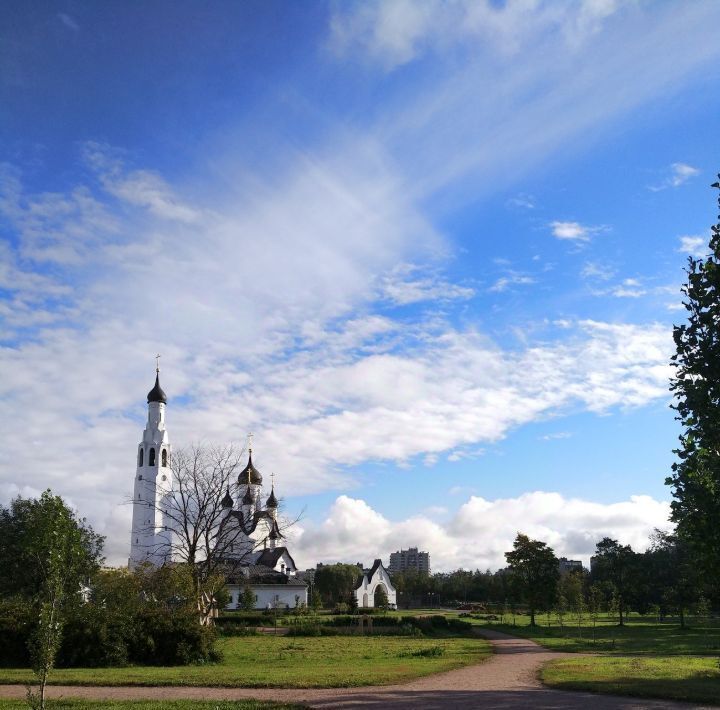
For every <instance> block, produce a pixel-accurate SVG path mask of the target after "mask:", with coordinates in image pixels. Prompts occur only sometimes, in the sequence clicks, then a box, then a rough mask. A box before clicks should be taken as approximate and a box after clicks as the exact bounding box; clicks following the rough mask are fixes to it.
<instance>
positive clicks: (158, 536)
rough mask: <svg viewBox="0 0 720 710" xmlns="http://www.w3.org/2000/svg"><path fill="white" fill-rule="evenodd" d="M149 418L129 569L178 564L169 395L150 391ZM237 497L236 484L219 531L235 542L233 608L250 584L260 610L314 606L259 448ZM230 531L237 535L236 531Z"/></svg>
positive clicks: (230, 576) (230, 570)
mask: <svg viewBox="0 0 720 710" xmlns="http://www.w3.org/2000/svg"><path fill="white" fill-rule="evenodd" d="M147 402H148V419H147V424H146V426H145V430H144V431H143V437H142V441H141V442H140V444H139V445H138V452H137V468H136V471H135V486H134V491H133V516H132V532H131V539H130V558H129V560H128V564H129V567H130V568H131V569H132V568H135V567H137V566H138V565H140V564H144V563H150V564H153V565H156V566H161V565H163V564H167V563H170V562H172V555H171V550H172V534H173V533H172V527H173V526H172V521H171V516H169V515H168V514H167V509H168V504H169V500H170V497H171V494H172V492H173V471H172V457H171V447H170V440H169V437H168V432H167V429H166V427H165V408H166V406H167V396H166V395H165V392H163V390H162V387H160V369H159V368H157V370H156V376H155V386H154V387H153V388H152V389H151V390H150V392H148V396H147ZM234 488H235V491H236V496H235V497H233V496H232V495H231V493H230V489H229V488H228V490H227V492H226V493H225V497H224V498H223V500H222V507H223V511H224V515H223V520H222V523H221V524H220V526H219V528H218V530H219V532H222V534H223V535H224V537H225V539H231V540H232V545H231V546H230V547H229V549H227V550H226V551H225V552H224V554H223V563H224V566H225V570H226V580H227V588H228V592H229V594H230V601H229V603H228V608H229V609H235V608H238V607H239V606H240V603H241V597H242V594H243V591H244V590H245V588H246V587H250V589H251V590H252V591H253V593H254V595H255V608H256V609H268V608H295V607H297V606H300V605H307V602H308V598H307V596H308V595H307V584H306V583H305V582H304V581H302V580H301V579H300V578H299V577H298V576H297V567H296V565H295V561H294V560H293V558H292V556H291V555H290V552H289V550H288V549H287V547H284V546H283V545H282V541H283V535H282V532H281V530H280V527H279V525H278V520H277V509H278V501H277V498H276V496H275V486H274V485H273V486H272V487H271V490H270V494H269V496H268V497H267V498H266V499H265V500H264V501H263V498H264V494H263V477H262V474H261V473H260V471H258V469H257V468H255V466H254V465H253V461H252V446H250V447H249V452H248V462H247V465H246V466H245V468H244V469H243V470H242V471H241V472H240V475H239V476H238V479H237V485H236V486H234ZM228 526H229V528H228ZM228 533H229V534H228Z"/></svg>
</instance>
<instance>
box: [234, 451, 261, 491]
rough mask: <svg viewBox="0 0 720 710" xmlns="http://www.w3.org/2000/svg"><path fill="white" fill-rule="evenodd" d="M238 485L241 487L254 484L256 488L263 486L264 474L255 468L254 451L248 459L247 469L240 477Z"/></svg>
mask: <svg viewBox="0 0 720 710" xmlns="http://www.w3.org/2000/svg"><path fill="white" fill-rule="evenodd" d="M238 483H239V484H240V485H241V486H245V485H247V484H248V483H252V484H253V485H256V486H261V485H262V474H261V473H260V471H258V470H257V469H256V468H255V466H253V462H252V451H251V452H250V456H249V457H248V462H247V466H245V468H244V469H243V470H242V471H241V472H240V475H239V476H238Z"/></svg>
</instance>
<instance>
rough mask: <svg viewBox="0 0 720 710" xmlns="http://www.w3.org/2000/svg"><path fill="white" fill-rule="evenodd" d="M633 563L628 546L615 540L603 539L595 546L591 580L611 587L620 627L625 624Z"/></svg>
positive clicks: (633, 554) (631, 553)
mask: <svg viewBox="0 0 720 710" xmlns="http://www.w3.org/2000/svg"><path fill="white" fill-rule="evenodd" d="M634 562H635V553H634V552H633V550H632V548H631V547H630V545H621V544H620V543H619V542H618V541H617V540H613V539H611V538H609V537H604V538H603V539H602V540H600V542H598V544H597V546H596V549H595V561H594V564H593V569H592V576H593V580H599V581H604V582H608V583H610V584H612V585H613V587H614V590H615V594H616V597H617V611H618V616H619V619H620V626H623V625H624V623H625V622H624V616H625V610H626V607H627V602H628V599H629V598H630V595H631V593H632V585H633V572H634V569H633V563H634Z"/></svg>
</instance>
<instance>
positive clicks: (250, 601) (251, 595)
mask: <svg viewBox="0 0 720 710" xmlns="http://www.w3.org/2000/svg"><path fill="white" fill-rule="evenodd" d="M240 606H241V607H242V608H243V610H244V611H252V610H253V609H255V592H253V590H252V589H251V588H250V586H249V585H247V584H246V585H245V588H244V589H243V593H242V597H241V598H240Z"/></svg>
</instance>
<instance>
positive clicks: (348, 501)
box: [293, 491, 670, 572]
mask: <svg viewBox="0 0 720 710" xmlns="http://www.w3.org/2000/svg"><path fill="white" fill-rule="evenodd" d="M444 514H445V511H443V515H444ZM669 514H670V505H669V503H667V502H666V501H658V500H655V499H653V498H651V497H650V496H643V495H638V496H631V497H630V498H629V499H628V500H624V501H618V502H615V503H596V502H592V501H588V500H582V499H578V498H567V497H565V496H563V495H561V494H560V493H552V492H543V491H534V492H530V493H525V494H523V495H521V496H518V497H516V498H498V499H495V500H488V499H486V498H482V497H480V496H476V495H472V496H470V498H469V499H467V500H466V501H465V502H464V503H463V504H462V505H460V507H459V508H457V509H456V510H454V511H453V512H452V513H451V514H450V517H449V518H447V519H445V518H444V520H443V522H438V520H437V516H436V515H429V514H427V512H426V513H425V514H422V515H414V516H411V517H409V518H407V519H404V520H389V519H388V518H386V517H385V516H383V515H380V514H379V513H378V512H377V511H375V510H374V509H373V508H372V507H370V506H369V505H368V504H367V503H366V502H365V501H363V500H361V499H357V498H351V497H349V496H347V495H342V496H339V497H338V498H337V499H336V500H335V502H334V503H333V505H332V506H331V508H330V510H329V512H328V515H327V517H326V518H325V519H324V520H323V521H322V522H321V523H319V524H316V525H313V524H303V528H302V529H301V530H300V529H298V530H296V531H295V532H294V536H293V537H294V540H293V542H294V545H295V546H294V548H293V549H294V550H295V549H296V550H297V558H299V559H300V560H301V562H300V564H301V566H314V565H315V564H316V563H317V562H325V563H331V562H351V563H354V562H363V563H365V564H368V563H369V562H371V560H369V559H368V555H369V554H370V555H373V556H381V557H382V558H383V560H384V561H385V562H386V563H387V560H388V557H389V554H390V553H391V552H394V551H395V550H398V549H400V548H403V547H409V546H411V545H412V546H413V547H419V548H420V549H422V550H427V551H429V552H430V559H431V564H432V567H433V569H434V570H435V571H438V572H444V571H450V570H453V569H457V568H459V567H463V568H465V569H481V570H484V569H492V570H495V569H499V568H501V567H504V566H505V564H506V563H505V556H504V555H505V552H507V551H508V550H510V549H512V542H513V540H514V538H515V535H516V534H517V533H518V532H523V533H525V534H527V535H529V536H530V537H532V538H535V539H540V540H544V541H545V542H547V543H548V544H549V545H550V546H551V547H552V548H553V549H554V550H555V554H556V555H558V556H565V557H569V558H571V559H581V560H582V561H583V562H584V563H585V565H588V564H589V558H590V555H591V554H592V553H593V551H594V549H595V543H597V542H598V541H599V540H600V539H602V538H603V537H606V536H609V537H613V538H616V539H618V540H619V541H620V542H621V543H623V544H628V545H632V546H633V548H634V549H636V550H644V549H646V547H647V545H648V537H649V535H650V534H651V533H652V532H653V530H654V529H655V528H660V529H666V530H667V529H669V528H670V524H669V523H668V517H669Z"/></svg>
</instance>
